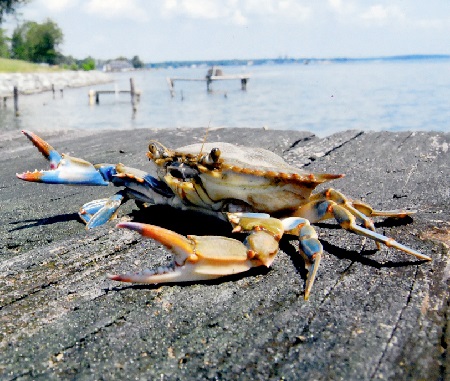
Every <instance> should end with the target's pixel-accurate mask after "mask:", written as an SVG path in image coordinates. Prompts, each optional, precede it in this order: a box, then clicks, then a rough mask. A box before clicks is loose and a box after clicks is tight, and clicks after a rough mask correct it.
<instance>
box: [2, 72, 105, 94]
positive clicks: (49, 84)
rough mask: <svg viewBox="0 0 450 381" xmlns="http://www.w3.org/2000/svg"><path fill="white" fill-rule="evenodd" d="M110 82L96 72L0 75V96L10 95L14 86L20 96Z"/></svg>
mask: <svg viewBox="0 0 450 381" xmlns="http://www.w3.org/2000/svg"><path fill="white" fill-rule="evenodd" d="M111 81H113V78H112V77H111V76H110V75H108V74H105V73H103V72H100V71H97V70H93V71H61V72H51V73H38V72H35V73H0V96H8V95H12V94H13V90H14V86H17V88H18V90H19V93H20V94H36V93H41V92H44V91H51V90H52V89H56V90H60V89H64V88H71V87H83V86H90V85H95V84H101V83H107V82H111Z"/></svg>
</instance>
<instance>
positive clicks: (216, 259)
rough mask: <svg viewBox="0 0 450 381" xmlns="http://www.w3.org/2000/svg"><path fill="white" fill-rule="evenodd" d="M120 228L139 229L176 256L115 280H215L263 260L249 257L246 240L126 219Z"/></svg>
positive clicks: (166, 281)
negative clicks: (192, 233)
mask: <svg viewBox="0 0 450 381" xmlns="http://www.w3.org/2000/svg"><path fill="white" fill-rule="evenodd" d="M117 227H119V228H127V229H131V230H134V231H137V232H139V233H140V234H141V235H143V236H145V237H150V238H153V239H154V240H156V241H158V242H160V243H162V244H163V245H165V246H166V247H167V248H168V249H169V250H171V251H172V253H173V255H174V260H173V262H172V263H171V264H170V265H168V266H164V267H158V268H156V269H147V270H144V271H142V272H139V273H130V274H121V275H108V277H109V278H110V279H112V280H117V281H121V282H135V283H149V284H155V283H171V282H188V281H197V280H207V279H215V278H219V277H221V276H225V275H231V274H236V273H240V272H243V271H247V270H249V269H250V268H251V267H254V266H258V265H259V264H260V263H259V262H258V261H254V260H252V259H249V256H248V249H247V248H246V247H245V246H244V245H243V244H242V242H240V241H238V240H235V239H231V238H226V237H217V236H188V237H187V238H186V237H184V236H182V235H180V234H177V233H175V232H173V231H171V230H167V229H164V228H161V227H159V226H155V225H147V224H141V223H136V222H122V223H120V224H118V225H117Z"/></svg>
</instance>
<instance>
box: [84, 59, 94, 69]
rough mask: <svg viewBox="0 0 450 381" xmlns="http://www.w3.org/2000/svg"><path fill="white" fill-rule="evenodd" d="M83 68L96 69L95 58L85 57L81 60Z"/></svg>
mask: <svg viewBox="0 0 450 381" xmlns="http://www.w3.org/2000/svg"><path fill="white" fill-rule="evenodd" d="M81 68H82V69H83V70H85V71H89V70H94V69H95V60H94V59H93V58H92V57H88V58H85V59H84V60H83V61H82V62H81Z"/></svg>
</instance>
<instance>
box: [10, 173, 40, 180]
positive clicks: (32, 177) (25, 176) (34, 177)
mask: <svg viewBox="0 0 450 381" xmlns="http://www.w3.org/2000/svg"><path fill="white" fill-rule="evenodd" d="M16 176H17V178H19V179H21V180H25V181H39V180H40V179H41V177H42V174H41V173H40V172H24V173H16Z"/></svg>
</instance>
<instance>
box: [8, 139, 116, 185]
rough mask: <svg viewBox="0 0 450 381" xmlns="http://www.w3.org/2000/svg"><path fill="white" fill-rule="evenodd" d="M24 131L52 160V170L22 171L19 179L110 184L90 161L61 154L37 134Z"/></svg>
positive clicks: (75, 183) (44, 154)
mask: <svg viewBox="0 0 450 381" xmlns="http://www.w3.org/2000/svg"><path fill="white" fill-rule="evenodd" d="M22 132H23V134H24V135H25V136H26V137H27V138H28V139H29V140H30V141H31V142H32V143H33V145H34V146H35V147H36V148H37V149H38V150H39V152H41V153H42V155H43V156H44V157H45V158H46V159H47V160H48V161H49V162H50V170H48V171H34V172H24V173H20V174H17V175H16V176H17V177H18V178H19V179H21V180H25V181H32V182H39V183H47V184H67V185H108V184H109V182H108V181H105V179H104V178H103V176H102V174H101V173H100V172H99V171H97V169H96V168H95V167H94V166H93V165H92V164H91V163H89V162H88V161H85V160H82V159H78V158H75V157H70V156H68V155H64V154H62V155H61V154H59V153H58V151H56V150H55V149H54V148H53V147H52V146H51V145H50V144H48V143H47V142H46V141H45V140H43V139H42V138H40V137H39V136H37V135H36V134H34V133H32V132H29V131H22Z"/></svg>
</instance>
